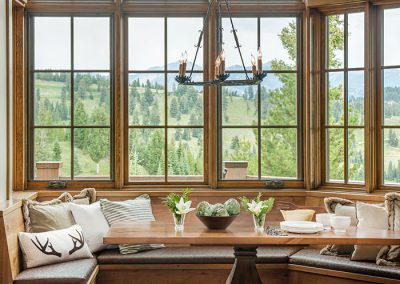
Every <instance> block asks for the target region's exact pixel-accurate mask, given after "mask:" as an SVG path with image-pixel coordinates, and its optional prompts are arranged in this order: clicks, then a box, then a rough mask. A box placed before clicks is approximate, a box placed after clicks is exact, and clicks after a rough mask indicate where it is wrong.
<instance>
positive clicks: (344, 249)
mask: <svg viewBox="0 0 400 284" xmlns="http://www.w3.org/2000/svg"><path fill="white" fill-rule="evenodd" d="M324 203H325V209H326V211H327V212H328V213H332V214H335V215H338V216H349V217H351V219H352V226H355V225H356V224H357V218H356V217H355V216H356V208H355V204H354V202H353V201H350V200H347V199H343V198H338V197H328V198H325V199H324ZM354 218H355V220H354ZM354 223H355V224H354ZM353 250H354V246H353V245H327V246H326V247H324V248H323V249H322V250H321V251H320V254H322V255H331V256H347V255H351V254H352V252H353Z"/></svg>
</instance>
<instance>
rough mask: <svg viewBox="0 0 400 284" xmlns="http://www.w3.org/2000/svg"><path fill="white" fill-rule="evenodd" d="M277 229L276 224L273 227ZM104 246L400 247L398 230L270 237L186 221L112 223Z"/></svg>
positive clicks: (240, 227) (249, 229)
mask: <svg viewBox="0 0 400 284" xmlns="http://www.w3.org/2000/svg"><path fill="white" fill-rule="evenodd" d="M274 225H275V226H276V227H277V226H278V224H274ZM104 243H106V244H146V243H147V244H148V243H152V244H155V243H162V244H182V245H183V244H185V245H247V244H248V245H252V244H257V245H327V244H351V245H356V244H357V245H395V244H397V245H400V231H387V230H372V229H368V230H361V229H357V228H355V227H352V228H350V229H349V230H348V231H347V232H346V233H345V234H335V233H334V232H332V231H328V232H320V233H317V234H288V236H270V235H267V234H266V233H265V234H257V233H256V232H254V229H253V224H241V223H238V224H235V223H233V224H232V225H231V226H230V227H229V228H228V229H227V230H224V231H217V230H208V229H207V228H206V227H205V226H204V225H203V224H201V223H200V222H188V223H186V224H185V230H184V232H182V233H176V232H175V229H174V225H173V224H167V223H161V222H135V223H132V222H130V223H119V224H115V225H113V226H112V227H111V229H110V230H109V231H108V233H107V234H106V236H105V237H104Z"/></svg>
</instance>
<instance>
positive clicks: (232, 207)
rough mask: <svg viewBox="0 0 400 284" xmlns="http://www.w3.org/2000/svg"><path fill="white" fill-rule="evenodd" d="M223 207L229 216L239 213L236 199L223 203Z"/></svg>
mask: <svg viewBox="0 0 400 284" xmlns="http://www.w3.org/2000/svg"><path fill="white" fill-rule="evenodd" d="M224 205H225V208H226V211H228V214H229V215H238V214H239V213H240V204H239V202H238V201H237V200H236V199H234V198H230V199H228V200H227V201H225V203H224Z"/></svg>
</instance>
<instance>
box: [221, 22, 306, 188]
mask: <svg viewBox="0 0 400 284" xmlns="http://www.w3.org/2000/svg"><path fill="white" fill-rule="evenodd" d="M233 21H234V24H235V28H236V29H237V31H238V37H239V40H240V44H241V45H242V46H241V51H242V54H243V59H244V62H245V64H246V69H247V72H248V73H249V76H250V77H252V75H251V66H249V65H250V62H251V58H252V57H251V56H252V55H254V56H255V57H257V50H258V47H261V50H262V53H263V70H264V71H267V72H268V75H267V77H266V78H265V79H264V81H263V82H262V83H261V85H260V86H245V87H222V90H221V91H222V93H221V95H220V96H219V111H218V112H219V169H220V173H219V177H220V179H222V180H248V181H252V180H262V179H264V180H265V179H282V180H301V179H302V178H303V173H302V146H301V139H302V137H301V136H302V125H301V103H300V102H301V85H300V84H301V83H300V82H301V71H300V70H301V66H300V65H301V64H300V63H299V62H300V59H299V58H300V56H299V54H300V51H301V48H300V44H299V39H300V36H299V21H300V18H299V17H258V18H234V19H233ZM222 27H223V33H222V37H223V42H224V44H223V49H224V51H225V55H226V64H227V68H226V69H227V72H228V73H231V76H230V78H229V79H244V78H246V77H245V73H244V70H243V67H242V64H241V60H240V57H239V53H238V50H237V49H236V48H235V43H234V39H233V35H232V33H231V30H232V27H231V25H230V22H229V18H223V20H222Z"/></svg>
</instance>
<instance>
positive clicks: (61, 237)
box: [18, 225, 93, 268]
mask: <svg viewBox="0 0 400 284" xmlns="http://www.w3.org/2000/svg"><path fill="white" fill-rule="evenodd" d="M18 237H19V243H20V246H21V250H22V254H23V257H24V267H25V268H32V267H37V266H42V265H47V264H53V263H60V262H66V261H70V260H76V259H81V258H92V257H93V255H92V253H91V252H90V250H89V247H88V246H87V244H86V242H85V238H84V236H83V233H82V228H81V227H80V226H79V225H74V226H72V227H69V228H67V229H63V230H56V231H49V232H44V233H25V232H21V233H19V236H18Z"/></svg>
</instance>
